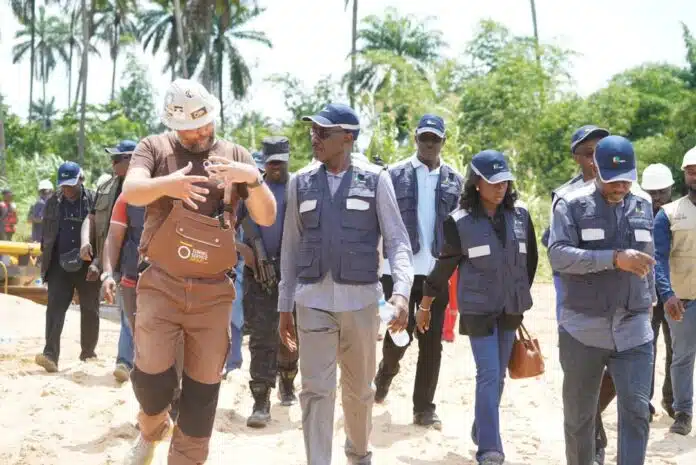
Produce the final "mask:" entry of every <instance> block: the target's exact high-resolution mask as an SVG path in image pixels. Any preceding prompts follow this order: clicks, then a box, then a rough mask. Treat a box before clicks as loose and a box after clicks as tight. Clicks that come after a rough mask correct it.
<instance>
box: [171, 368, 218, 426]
mask: <svg viewBox="0 0 696 465" xmlns="http://www.w3.org/2000/svg"><path fill="white" fill-rule="evenodd" d="M219 394H220V383H216V384H204V383H199V382H198V381H195V380H193V379H191V378H189V377H188V376H187V375H186V373H184V376H183V378H182V380H181V400H180V403H179V419H178V420H177V424H178V425H179V428H180V429H181V432H182V433H184V434H185V435H187V436H191V437H193V438H207V437H210V435H211V434H212V433H213V423H214V422H215V410H216V409H217V403H218V395H219Z"/></svg>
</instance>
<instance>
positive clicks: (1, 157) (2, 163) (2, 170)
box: [0, 95, 7, 178]
mask: <svg viewBox="0 0 696 465" xmlns="http://www.w3.org/2000/svg"><path fill="white" fill-rule="evenodd" d="M6 176H7V168H6V158H5V106H4V103H3V101H2V95H0V177H2V178H4V177H6Z"/></svg>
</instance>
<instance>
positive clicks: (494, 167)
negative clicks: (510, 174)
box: [493, 163, 503, 170]
mask: <svg viewBox="0 0 696 465" xmlns="http://www.w3.org/2000/svg"><path fill="white" fill-rule="evenodd" d="M493 169H494V170H502V169H503V165H501V164H500V163H493Z"/></svg>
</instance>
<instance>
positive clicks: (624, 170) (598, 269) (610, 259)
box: [549, 136, 657, 465]
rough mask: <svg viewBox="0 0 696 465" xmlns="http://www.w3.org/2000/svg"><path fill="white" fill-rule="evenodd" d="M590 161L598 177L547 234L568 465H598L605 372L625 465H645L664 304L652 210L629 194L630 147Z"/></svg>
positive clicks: (608, 149) (573, 196)
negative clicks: (554, 277) (658, 290)
mask: <svg viewBox="0 0 696 465" xmlns="http://www.w3.org/2000/svg"><path fill="white" fill-rule="evenodd" d="M593 161H594V164H595V166H596V169H597V178H596V179H595V181H594V182H593V183H592V184H590V185H588V186H585V187H582V188H580V189H577V190H575V191H572V192H570V193H568V194H562V195H561V196H559V198H558V199H557V201H556V205H555V208H554V210H553V218H552V222H551V233H550V236H549V260H550V262H551V267H552V269H553V270H554V271H555V272H557V273H558V274H559V278H560V281H561V286H562V289H563V293H562V296H561V306H562V312H561V314H560V321H559V354H560V362H561V367H562V368H563V373H564V379H563V413H564V418H565V421H564V428H565V439H566V458H567V462H568V465H587V464H590V463H593V460H594V458H595V453H596V451H595V431H594V429H595V417H596V415H597V409H596V406H597V399H598V397H599V390H600V384H601V382H602V376H603V373H604V369H605V368H607V369H608V371H609V373H610V374H611V377H612V379H613V381H614V384H615V386H616V392H617V396H618V409H619V427H618V431H619V438H618V439H619V441H618V442H619V447H618V451H619V452H618V454H619V457H618V463H620V464H631V465H634V464H635V465H641V464H643V463H644V461H645V450H646V447H647V443H648V432H649V429H650V427H649V418H650V410H649V407H648V404H649V397H650V382H651V377H652V363H653V346H652V339H653V332H652V327H651V324H650V310H651V308H652V306H653V305H654V304H655V303H656V302H657V296H656V294H655V278H654V269H653V266H654V264H655V260H654V258H653V255H654V246H653V238H652V230H653V212H652V206H651V203H650V200H649V198H647V197H642V196H640V195H636V194H634V193H633V192H631V185H632V183H634V182H636V180H637V173H636V157H635V154H634V152H633V146H632V145H631V143H630V142H629V141H628V140H627V139H625V138H623V137H620V136H607V137H605V138H603V139H602V140H600V141H599V143H598V144H597V146H596V148H595V151H594V157H593ZM646 195H647V194H646Z"/></svg>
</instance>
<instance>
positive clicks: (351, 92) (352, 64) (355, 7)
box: [348, 0, 358, 107]
mask: <svg viewBox="0 0 696 465" xmlns="http://www.w3.org/2000/svg"><path fill="white" fill-rule="evenodd" d="M357 44H358V0H353V31H352V35H351V51H350V82H349V83H348V97H349V98H350V106H351V107H355V72H356V67H357V64H356V59H357V56H356V54H357Z"/></svg>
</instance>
